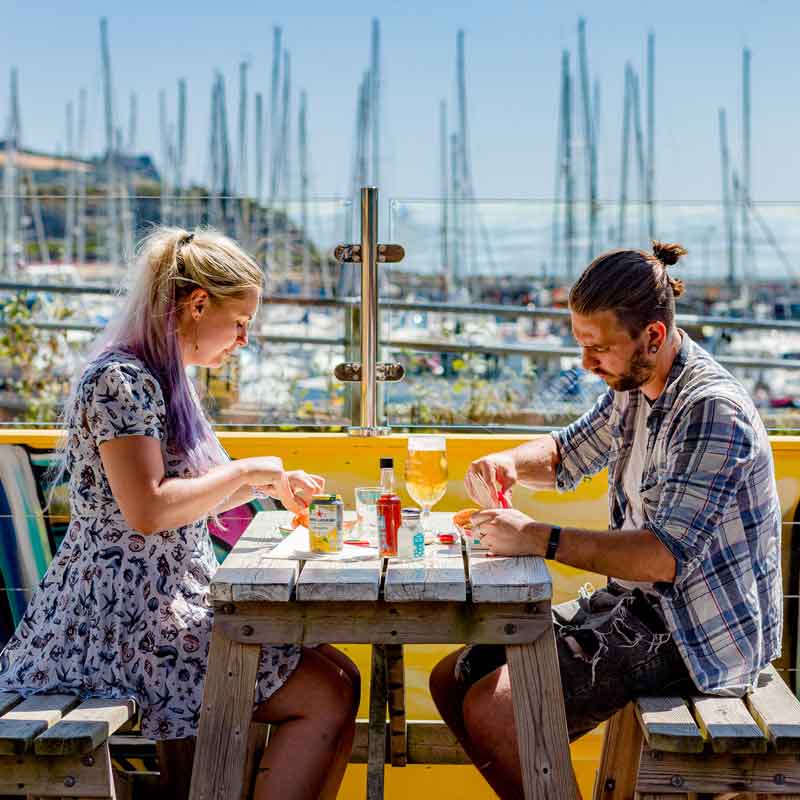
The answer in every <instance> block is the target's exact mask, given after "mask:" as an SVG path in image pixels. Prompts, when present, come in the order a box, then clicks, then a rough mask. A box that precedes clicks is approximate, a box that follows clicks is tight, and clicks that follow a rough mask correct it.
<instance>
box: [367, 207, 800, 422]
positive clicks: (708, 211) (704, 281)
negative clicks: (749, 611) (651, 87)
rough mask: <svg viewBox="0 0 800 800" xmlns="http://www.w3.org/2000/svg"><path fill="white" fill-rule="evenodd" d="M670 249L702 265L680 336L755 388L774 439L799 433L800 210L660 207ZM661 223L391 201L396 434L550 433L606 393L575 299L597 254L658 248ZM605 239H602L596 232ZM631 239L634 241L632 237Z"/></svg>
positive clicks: (677, 271)
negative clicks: (577, 327) (589, 365)
mask: <svg viewBox="0 0 800 800" xmlns="http://www.w3.org/2000/svg"><path fill="white" fill-rule="evenodd" d="M653 211H654V217H655V224H656V231H657V235H658V238H661V239H663V240H665V241H677V242H680V243H681V244H683V245H684V246H685V247H686V248H687V249H688V250H689V255H688V256H687V257H686V258H685V259H682V260H681V262H680V264H679V265H677V266H675V267H674V268H673V274H674V276H675V277H678V278H681V279H682V280H684V281H685V283H686V294H685V295H684V296H682V297H681V298H680V299H679V300H678V306H677V307H678V315H679V319H678V322H679V324H680V325H681V326H682V327H684V328H685V329H686V330H688V331H689V333H690V335H691V336H692V337H693V338H694V339H695V341H697V342H699V343H700V344H701V345H702V346H703V347H705V348H707V349H708V350H709V351H711V352H712V353H713V354H714V355H715V356H716V357H717V358H718V359H719V360H720V361H721V362H722V363H723V364H725V365H726V366H727V367H728V368H729V369H730V370H731V371H732V372H733V373H734V374H735V375H736V376H737V377H738V378H739V379H740V380H741V381H742V382H743V383H744V385H745V386H746V387H747V388H748V390H749V391H750V392H751V394H752V396H753V398H754V400H755V401H756V403H757V404H758V406H759V409H760V411H761V413H762V415H763V417H764V419H765V421H766V423H767V426H768V427H769V428H770V429H772V430H775V431H777V430H782V431H788V430H796V429H798V428H800V372H798V368H800V289H798V288H797V287H798V281H800V261H798V260H797V259H796V257H795V254H796V253H797V252H798V243H799V242H798V239H800V225H798V223H800V205H797V204H752V205H750V206H748V207H747V208H744V207H737V208H732V209H731V212H730V214H728V215H726V214H725V213H723V212H724V209H723V208H722V207H721V206H718V205H714V204H679V205H678V204H675V205H671V204H659V205H658V206H657V207H655V208H654V210H653ZM648 217H649V209H648V208H647V207H646V206H644V205H642V204H629V205H627V206H626V207H625V208H624V209H621V208H620V206H619V205H617V204H612V203H607V204H601V205H600V206H599V207H597V209H596V217H595V220H594V221H593V222H592V220H590V218H589V212H588V208H587V205H586V204H582V203H574V204H573V205H572V206H571V208H570V207H568V206H566V205H565V204H553V203H551V202H540V201H532V200H531V201H529V200H475V201H469V202H458V203H453V202H446V203H442V202H439V201H414V200H392V201H391V202H390V204H389V223H390V237H391V240H392V241H393V242H397V243H399V244H402V245H403V246H404V247H405V250H406V258H405V260H404V261H403V262H402V263H401V264H399V265H393V266H392V267H391V268H387V269H385V270H384V272H383V274H382V296H383V298H384V311H383V315H384V324H383V326H382V330H383V337H384V339H383V358H384V359H386V360H389V359H392V358H396V359H398V360H400V361H401V362H402V363H403V364H404V365H405V367H406V372H407V377H406V379H405V381H404V382H403V383H401V384H392V385H387V386H386V387H384V398H385V415H386V418H387V420H388V422H389V423H390V424H392V425H394V426H414V425H426V426H432V427H441V426H450V425H454V426H467V427H471V428H472V427H474V428H475V429H479V428H480V429H488V430H491V429H494V426H497V425H503V426H513V427H514V428H530V429H534V430H536V429H545V430H548V429H551V428H552V427H555V426H559V425H563V424H565V423H567V422H569V421H570V420H572V419H575V418H576V417H577V416H579V415H580V414H581V413H582V412H583V411H585V410H586V409H587V408H589V406H590V405H591V404H592V402H593V401H594V400H595V398H596V397H597V396H598V395H599V394H600V393H601V392H603V391H604V390H605V388H606V387H605V384H604V383H603V382H602V381H601V380H599V379H598V378H596V377H595V376H594V375H592V374H591V373H587V372H586V371H584V370H583V369H582V368H581V366H580V357H579V352H578V350H577V347H576V344H575V341H574V339H573V338H572V335H571V329H570V325H569V313H568V310H567V297H568V292H569V288H570V286H571V284H572V283H573V282H574V281H575V279H576V278H577V277H578V275H579V274H580V273H581V272H582V271H583V269H584V268H585V266H586V265H588V263H589V261H590V259H591V257H592V256H593V255H596V254H599V253H600V252H603V251H604V250H606V249H608V248H611V247H617V246H621V245H623V244H624V246H627V247H648V248H649V240H648V236H647V226H648ZM592 228H594V230H595V234H594V236H593V237H592V236H591V235H590V232H591V230H592ZM620 231H622V235H620Z"/></svg>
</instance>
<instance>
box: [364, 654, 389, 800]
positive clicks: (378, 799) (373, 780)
mask: <svg viewBox="0 0 800 800" xmlns="http://www.w3.org/2000/svg"><path fill="white" fill-rule="evenodd" d="M385 764H386V651H385V649H384V646H383V645H381V644H374V645H372V670H371V675H370V684H369V736H368V739H367V800H383V771H384V766H385Z"/></svg>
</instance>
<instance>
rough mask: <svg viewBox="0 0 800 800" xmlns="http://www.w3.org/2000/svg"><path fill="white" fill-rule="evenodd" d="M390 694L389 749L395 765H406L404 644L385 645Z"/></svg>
mask: <svg viewBox="0 0 800 800" xmlns="http://www.w3.org/2000/svg"><path fill="white" fill-rule="evenodd" d="M384 647H385V651H386V680H387V687H388V690H389V691H388V694H389V733H390V739H389V750H390V753H391V761H392V766H393V767H404V766H405V765H406V760H407V755H406V742H407V735H406V683H405V665H404V663H403V645H401V644H387V645H384Z"/></svg>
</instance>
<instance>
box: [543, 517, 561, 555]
mask: <svg viewBox="0 0 800 800" xmlns="http://www.w3.org/2000/svg"><path fill="white" fill-rule="evenodd" d="M560 541H561V526H560V525H553V526H552V527H551V528H550V538H549V539H548V540H547V550H546V551H545V554H544V557H545V558H547V559H549V560H550V561H552V560H553V559H554V558H555V557H556V553H557V552H558V544H559V542H560Z"/></svg>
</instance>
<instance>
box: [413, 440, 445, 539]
mask: <svg viewBox="0 0 800 800" xmlns="http://www.w3.org/2000/svg"><path fill="white" fill-rule="evenodd" d="M446 447H447V445H446V442H445V438H444V436H432V435H428V434H414V435H412V436H409V437H408V456H407V457H406V469H405V479H406V491H407V492H408V494H409V497H411V499H412V500H413V501H414V502H415V503H416V504H417V505H419V506H422V518H421V525H422V530H423V532H425V533H428V532H429V531H430V516H431V508H432V507H433V506H435V505H436V504H437V503H438V502H439V501H440V500H441V499H442V497H444V493H445V492H446V491H447V450H446Z"/></svg>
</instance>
